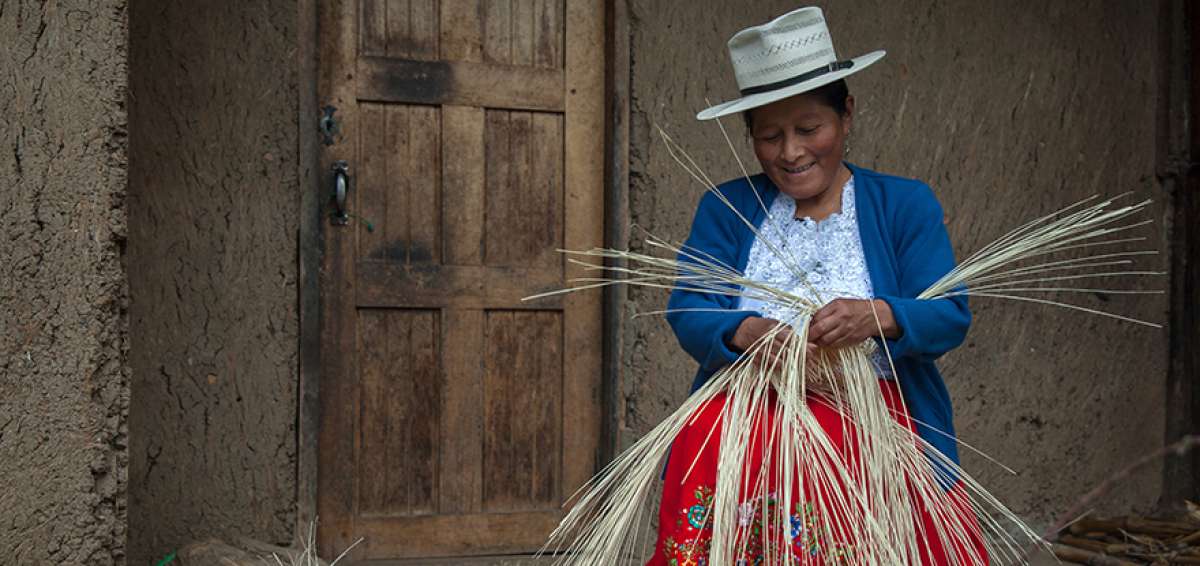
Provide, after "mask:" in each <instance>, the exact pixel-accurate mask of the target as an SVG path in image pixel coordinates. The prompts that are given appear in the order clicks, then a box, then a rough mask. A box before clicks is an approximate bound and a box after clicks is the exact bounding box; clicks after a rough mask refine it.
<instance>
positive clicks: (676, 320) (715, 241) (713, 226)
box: [667, 193, 756, 373]
mask: <svg viewBox="0 0 1200 566" xmlns="http://www.w3.org/2000/svg"><path fill="white" fill-rule="evenodd" d="M743 230H747V228H746V227H745V225H744V224H742V222H741V220H739V219H738V218H737V217H736V216H735V215H734V214H733V212H732V211H730V210H729V209H728V207H726V206H725V204H724V203H722V202H721V201H720V200H719V199H718V198H717V197H716V196H715V195H713V194H711V193H705V195H704V197H703V198H701V199H700V205H699V207H698V208H697V209H696V216H695V218H694V219H693V220H692V230H691V233H690V234H689V236H688V239H687V241H686V242H685V244H684V246H685V247H684V250H685V252H688V253H691V254H692V255H696V256H700V257H704V258H706V260H708V261H715V262H719V263H721V264H723V265H725V266H727V267H729V268H731V269H736V268H737V265H736V264H737V258H738V251H739V249H740V248H739V238H738V236H739V235H740V234H741V233H742V232H741V231H743ZM747 231H748V230H747ZM678 259H679V261H681V262H692V263H694V260H692V259H690V258H689V257H687V255H685V254H680V255H679V257H678ZM685 273H686V272H685ZM736 300H737V299H736V298H735V297H731V296H727V295H720V294H715V293H709V292H704V291H699V290H696V289H695V288H694V287H689V286H688V284H687V283H686V282H681V283H679V284H677V285H676V286H675V289H674V290H672V291H671V298H670V300H669V301H668V302H667V310H668V313H667V322H668V323H670V325H671V329H672V330H673V331H674V332H675V337H676V338H677V339H678V340H679V344H680V345H681V346H683V349H684V350H685V351H686V352H687V353H688V354H689V355H691V356H692V357H693V358H695V359H696V361H697V362H699V363H700V366H701V368H702V369H703V370H704V371H705V372H708V373H711V372H713V371H716V370H717V369H720V368H721V367H723V366H726V365H728V364H731V363H733V362H734V361H735V360H737V358H738V356H739V355H740V353H739V352H736V351H734V350H733V349H731V348H730V347H729V342H730V340H732V339H733V335H734V333H735V332H737V328H738V326H739V325H741V323H742V321H743V320H745V319H746V318H747V317H749V316H752V315H755V314H756V313H754V312H753V311H740V310H735V309H734V307H735V306H736Z"/></svg>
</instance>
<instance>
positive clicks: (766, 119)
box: [750, 94, 854, 200]
mask: <svg viewBox="0 0 1200 566" xmlns="http://www.w3.org/2000/svg"><path fill="white" fill-rule="evenodd" d="M751 112H752V114H751V123H752V125H753V129H752V130H751V132H750V135H751V137H752V138H753V139H754V154H755V155H756V156H758V162H759V163H760V164H762V169H763V172H764V173H766V174H767V177H769V178H770V179H771V181H773V182H774V183H775V186H777V187H779V190H780V191H782V192H783V193H784V194H786V195H788V196H790V197H792V198H794V199H796V200H807V199H811V198H814V197H818V196H820V195H821V194H822V193H824V192H825V191H826V190H827V189H829V187H830V186H831V185H832V184H833V182H834V179H835V177H837V176H838V172H839V171H840V170H841V167H842V157H843V156H844V154H845V143H846V136H848V135H850V121H851V116H852V115H853V113H854V98H853V97H849V98H847V99H846V114H845V115H838V113H837V111H836V110H834V109H833V108H831V107H829V106H827V105H826V104H825V103H824V102H822V101H821V99H819V98H817V97H814V96H811V95H807V94H799V95H796V96H791V97H788V98H785V99H783V100H779V101H776V102H772V103H771V104H768V105H766V106H760V107H758V108H755V109H754V110H751Z"/></svg>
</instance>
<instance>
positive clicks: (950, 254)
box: [877, 185, 971, 360]
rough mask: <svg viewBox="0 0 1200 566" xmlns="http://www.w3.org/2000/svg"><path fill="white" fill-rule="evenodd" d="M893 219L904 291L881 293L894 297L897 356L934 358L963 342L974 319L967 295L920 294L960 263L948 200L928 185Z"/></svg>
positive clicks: (891, 300)
mask: <svg viewBox="0 0 1200 566" xmlns="http://www.w3.org/2000/svg"><path fill="white" fill-rule="evenodd" d="M896 210H897V211H898V215H897V216H898V217H897V218H896V219H894V221H893V222H891V226H892V238H893V244H894V246H895V253H896V263H897V266H898V273H897V277H898V280H899V286H900V292H899V294H898V295H896V296H888V295H879V296H878V297H877V298H879V299H882V300H884V301H886V302H887V303H888V305H889V306H891V308H892V314H893V316H894V317H895V319H896V325H897V326H899V327H900V331H901V335H900V337H899V338H897V339H895V340H888V341H887V346H888V349H889V350H890V351H891V355H892V356H893V357H895V358H901V357H916V358H920V359H925V360H933V359H936V358H938V357H939V356H941V355H942V354H944V353H946V352H948V351H950V350H951V349H953V348H955V347H957V346H958V345H959V344H961V343H962V341H963V339H964V338H966V335H967V328H968V327H969V326H970V325H971V311H970V310H969V309H968V308H967V298H966V296H957V297H952V298H948V299H933V300H919V299H916V298H915V297H916V296H917V295H919V294H921V292H923V291H924V290H925V289H927V288H929V286H930V285H932V284H933V283H934V282H936V281H937V280H938V279H940V278H941V277H942V276H943V275H945V274H946V273H948V272H949V271H950V270H952V269H954V266H955V260H954V248H953V247H952V246H951V245H950V236H949V235H948V234H947V233H946V227H945V225H944V224H943V220H942V219H943V213H942V206H941V204H940V203H938V200H937V197H935V196H934V194H933V191H932V190H931V189H930V188H929V187H927V186H924V185H922V186H921V187H920V188H919V189H917V190H915V191H913V192H912V193H911V194H910V196H909V197H908V199H907V202H905V203H904V206H900V207H897V208H896Z"/></svg>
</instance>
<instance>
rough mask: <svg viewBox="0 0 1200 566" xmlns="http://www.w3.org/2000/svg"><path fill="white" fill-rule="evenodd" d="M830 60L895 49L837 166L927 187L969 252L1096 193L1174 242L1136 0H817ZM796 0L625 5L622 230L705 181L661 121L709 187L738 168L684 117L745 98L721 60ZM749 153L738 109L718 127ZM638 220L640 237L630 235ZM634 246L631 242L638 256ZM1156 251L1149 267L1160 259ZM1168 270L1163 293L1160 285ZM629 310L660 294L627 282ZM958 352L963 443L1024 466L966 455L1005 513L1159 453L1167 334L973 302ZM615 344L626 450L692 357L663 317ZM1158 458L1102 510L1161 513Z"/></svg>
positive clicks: (1149, 315)
mask: <svg viewBox="0 0 1200 566" xmlns="http://www.w3.org/2000/svg"><path fill="white" fill-rule="evenodd" d="M819 4H821V5H822V6H823V8H824V9H825V13H826V16H827V18H828V20H829V22H830V25H831V29H832V32H833V36H834V41H835V47H836V48H837V49H838V53H839V55H840V56H842V57H847V56H852V55H858V54H862V53H865V52H867V51H870V50H873V49H877V48H883V49H887V50H888V56H887V57H886V58H885V59H884V60H883V61H881V62H880V63H877V64H876V65H875V66H874V67H872V68H870V69H869V70H867V71H865V72H863V73H860V74H858V75H855V76H854V77H853V78H851V79H850V90H851V92H852V93H853V94H855V95H856V98H857V102H858V107H857V108H858V114H857V117H856V121H855V123H854V127H853V133H852V139H851V142H850V145H851V154H850V157H849V159H850V160H851V161H853V162H856V163H858V164H860V165H863V166H866V167H869V168H873V169H876V170H880V171H884V172H890V173H895V174H900V175H904V176H909V177H916V178H919V179H922V180H925V181H926V182H928V183H929V184H930V185H931V186H932V187H933V188H934V189H935V191H936V193H937V195H938V197H939V198H940V199H941V201H942V203H943V205H944V206H945V208H946V211H947V213H948V215H949V221H950V224H949V229H950V232H951V236H952V238H953V240H954V241H955V244H956V247H957V249H958V252H959V257H963V254H964V253H965V252H969V251H971V250H975V249H977V248H978V247H980V246H981V245H983V244H985V243H987V242H989V241H991V240H993V239H994V238H996V237H998V236H1000V235H1001V234H1002V233H1003V232H1004V231H1006V230H1007V229H1009V228H1011V227H1015V226H1016V224H1017V223H1018V222H1021V221H1024V220H1026V219H1032V218H1034V217H1036V216H1039V215H1041V214H1044V213H1047V212H1049V211H1052V210H1055V209H1057V208H1059V207H1061V206H1063V205H1065V204H1068V203H1071V202H1074V201H1076V200H1078V199H1080V198H1083V197H1086V196H1088V195H1092V194H1096V193H1099V194H1106V195H1115V194H1118V193H1122V192H1125V191H1134V192H1135V193H1136V195H1135V196H1136V198H1143V197H1153V198H1155V199H1156V200H1157V204H1156V205H1155V208H1154V209H1153V210H1152V213H1151V216H1152V217H1154V219H1155V220H1156V221H1157V224H1156V225H1155V226H1154V227H1153V228H1151V229H1148V230H1146V231H1145V232H1144V233H1145V234H1148V235H1150V240H1149V241H1148V242H1147V243H1146V245H1147V246H1148V247H1150V248H1157V249H1159V250H1164V251H1165V249H1166V246H1165V241H1166V234H1165V231H1166V229H1167V226H1166V225H1165V223H1164V220H1165V218H1166V208H1165V207H1166V205H1165V204H1164V202H1166V201H1168V200H1169V198H1168V197H1169V195H1167V194H1164V193H1163V191H1162V189H1161V188H1160V187H1159V185H1158V183H1157V181H1156V178H1155V176H1154V172H1155V170H1154V166H1155V140H1156V121H1155V116H1156V114H1155V112H1156V107H1155V105H1156V100H1157V99H1156V88H1157V84H1156V69H1157V67H1158V65H1159V64H1160V61H1159V55H1160V54H1159V52H1158V43H1157V42H1158V32H1159V30H1158V27H1157V26H1158V21H1157V10H1156V7H1155V5H1154V4H1152V3H1148V2H1144V1H1142V0H1128V1H1117V0H1113V1H1080V2H1071V3H1058V2H1041V1H1034V0H1021V1H1016V2H1014V1H1011V0H1010V1H998V0H994V1H986V2H971V3H949V4H946V3H939V4H931V3H929V2H926V1H924V0H922V1H916V0H906V1H898V2H887V3H879V2H869V1H865V0H843V1H839V2H819ZM794 7H795V3H794V2H786V1H771V2H754V3H742V2H736V3H735V2H720V1H711V0H706V1H703V2H699V3H697V2H686V3H685V2H657V1H654V2H652V1H648V0H644V1H643V0H635V1H633V2H632V3H631V15H632V22H631V27H632V30H631V33H632V45H631V50H632V68H631V74H632V76H631V82H632V85H631V92H632V99H633V108H632V114H633V115H632V132H631V148H630V170H631V178H632V186H631V188H630V213H631V219H630V220H631V222H632V224H633V225H634V226H636V227H638V228H642V229H646V230H648V231H650V232H652V233H654V234H656V235H659V236H664V237H674V238H683V237H684V236H685V235H686V234H687V229H688V226H689V223H690V221H691V214H692V211H693V210H694V206H695V203H696V201H697V199H698V198H699V196H700V194H701V189H700V188H699V187H698V186H697V185H695V184H694V183H692V182H691V181H690V179H688V178H686V177H685V175H684V174H683V173H682V171H681V170H680V169H679V168H678V167H677V166H676V165H675V164H674V163H673V162H672V161H671V160H670V158H669V156H668V155H667V153H666V151H665V150H664V148H663V146H662V145H661V144H660V143H658V142H657V141H656V140H655V136H654V135H653V132H652V129H651V128H652V127H653V126H654V125H661V126H663V127H664V128H667V129H668V130H669V131H671V132H672V133H673V134H675V137H676V138H677V139H679V140H681V141H682V143H683V144H684V145H685V146H686V147H687V148H689V150H690V151H691V152H692V154H693V156H694V157H695V158H696V159H697V161H698V162H700V163H703V164H705V165H706V168H707V170H708V172H709V173H710V175H711V176H712V177H713V178H715V179H727V178H731V177H734V176H737V175H738V169H737V166H736V164H735V162H734V161H733V159H732V158H731V156H730V153H729V150H728V149H727V148H726V145H725V142H724V141H722V139H721V137H720V134H719V132H718V130H717V129H716V128H715V126H713V125H712V124H698V123H696V122H695V121H694V119H693V116H694V114H695V112H696V111H697V110H699V109H701V108H703V107H705V106H706V103H705V97H709V98H711V99H712V100H713V102H714V103H715V102H717V101H720V100H724V99H726V98H728V97H730V96H732V95H734V94H735V92H736V88H735V84H734V81H733V79H732V76H731V73H730V72H729V70H728V69H729V66H728V62H727V57H726V55H725V51H724V42H725V40H726V39H727V38H728V37H729V36H730V35H732V34H733V33H734V32H736V31H737V30H739V29H741V28H743V27H746V26H748V25H752V24H757V23H760V22H763V21H766V20H767V19H769V18H771V17H774V16H776V15H778V14H781V13H783V12H785V11H787V10H789V9H792V8H794ZM727 125H728V126H730V127H731V128H732V130H733V132H734V136H735V143H736V144H737V145H738V146H739V147H740V148H741V149H742V150H743V151H742V155H743V157H744V158H746V159H750V162H751V163H754V164H755V170H757V164H756V162H754V161H753V157H752V154H751V153H750V152H749V151H748V144H747V143H746V142H745V140H744V138H743V137H742V131H743V127H742V126H741V125H740V120H739V119H733V120H729V121H727ZM637 234H638V230H636V229H635V230H634V239H635V240H636V239H637ZM637 245H638V242H637V241H634V242H631V246H634V247H637ZM1167 264H1168V262H1167V261H1166V257H1158V258H1155V259H1152V260H1151V261H1149V262H1148V265H1149V266H1151V267H1153V268H1160V269H1161V268H1165V266H1166V265H1167ZM1167 283H1168V282H1167V279H1166V278H1162V279H1161V280H1157V281H1155V282H1154V283H1153V285H1154V286H1155V287H1156V288H1159V289H1165V288H1166V287H1167ZM631 298H632V299H633V300H632V304H631V305H630V307H629V308H630V309H637V310H642V311H649V310H656V309H659V308H662V307H663V305H664V303H665V295H664V294H661V293H645V292H631ZM1079 301H1080V302H1081V304H1084V305H1086V306H1090V307H1100V308H1104V309H1107V310H1112V311H1115V312H1119V313H1122V314H1126V315H1131V316H1136V317H1139V318H1144V319H1149V320H1155V321H1162V322H1165V321H1166V314H1165V311H1166V308H1167V302H1166V300H1165V297H1161V296H1154V297H1151V298H1145V297H1140V298H1132V297H1122V296H1116V295H1104V296H1099V295H1094V296H1084V297H1081V298H1079ZM973 310H974V311H975V314H976V319H975V320H976V323H975V325H974V327H973V328H972V331H971V333H970V336H969V337H968V340H967V342H966V344H965V345H964V346H963V347H962V348H959V349H958V350H957V351H956V352H953V353H952V354H950V355H949V356H947V357H945V358H943V361H942V364H941V365H942V369H943V373H944V374H945V376H946V379H947V382H948V384H949V387H950V389H951V393H952V395H953V397H954V400H955V404H956V411H957V423H958V427H959V432H960V437H961V438H962V439H963V440H965V441H966V442H969V443H971V444H973V445H974V446H977V447H979V448H981V449H983V450H985V451H986V452H988V453H989V454H990V455H992V456H994V457H996V458H998V459H999V460H1000V461H1002V462H1004V463H1006V464H1008V465H1010V466H1012V467H1013V468H1015V469H1016V470H1018V471H1019V472H1020V475H1019V476H1016V477H1012V476H1008V475H1007V474H1006V473H1004V472H1003V471H1001V470H999V469H998V468H997V467H995V466H993V465H991V464H988V463H987V462H985V461H983V460H982V459H980V458H977V457H972V456H967V457H965V465H966V467H967V468H968V470H969V471H971V472H973V473H974V474H975V475H977V476H978V477H979V478H981V479H982V480H983V482H984V484H985V485H987V486H989V487H990V488H991V489H992V490H993V491H994V492H995V493H997V494H999V495H1001V497H1002V499H1003V500H1004V501H1006V502H1007V503H1009V504H1010V505H1011V506H1012V507H1013V508H1014V509H1015V510H1016V511H1018V512H1019V513H1021V514H1023V515H1024V516H1026V517H1027V518H1028V519H1030V520H1032V521H1034V522H1035V523H1042V524H1044V523H1047V522H1048V521H1049V520H1050V518H1051V517H1053V516H1055V515H1056V514H1057V513H1062V512H1063V511H1065V510H1066V509H1067V508H1068V507H1069V506H1070V504H1071V503H1072V502H1073V501H1075V499H1076V498H1078V497H1079V496H1080V495H1081V494H1083V493H1084V492H1085V491H1087V490H1088V489H1089V488H1091V487H1092V486H1094V485H1095V484H1097V483H1098V482H1100V481H1101V480H1102V479H1104V478H1106V477H1107V476H1109V475H1110V474H1111V473H1112V472H1113V471H1115V470H1117V469H1118V468H1120V467H1121V466H1123V465H1124V464H1126V463H1127V462H1128V461H1129V460H1130V459H1131V457H1134V456H1136V455H1140V454H1144V453H1146V452H1148V451H1151V450H1153V449H1155V448H1156V447H1159V446H1162V445H1163V437H1164V428H1163V427H1164V414H1163V408H1164V403H1165V401H1164V383H1165V378H1166V374H1165V372H1166V350H1165V344H1166V339H1165V336H1166V335H1165V331H1162V330H1155V329H1148V328H1144V327H1139V326H1134V325H1131V324H1126V323H1121V322H1116V321H1111V320H1107V319H1101V318H1097V317H1092V316H1088V315H1084V314H1077V313H1069V312H1064V311H1062V310H1056V309H1050V308H1047V307H1040V306H1033V305H1022V304H1016V303H1011V302H997V301H994V300H992V301H988V300H976V301H975V302H974V303H973ZM627 329H628V330H627V332H626V336H625V339H624V345H625V350H626V356H627V359H626V363H627V364H628V369H627V373H626V378H625V383H624V392H623V393H624V399H623V401H624V404H625V407H624V414H623V419H624V426H625V428H624V434H623V438H622V443H623V444H628V442H629V439H631V438H636V437H637V436H639V435H640V434H642V433H644V432H645V431H646V430H648V428H649V427H651V426H653V425H654V424H656V423H657V422H659V420H660V419H661V418H662V417H663V416H664V415H666V414H668V413H669V412H670V411H671V410H673V409H674V407H676V406H677V404H678V403H679V402H680V400H681V399H682V398H683V397H684V395H685V394H686V392H687V387H688V385H689V383H690V381H691V377H692V372H693V370H694V368H695V366H694V364H693V363H692V362H691V360H690V359H689V358H687V356H686V355H685V354H684V353H683V352H682V351H681V350H680V349H679V348H678V346H677V345H676V343H675V340H674V337H673V336H672V334H671V332H670V329H669V328H668V326H667V324H666V323H665V321H663V320H662V319H660V318H655V317H644V318H639V319H636V320H634V321H633V322H631V323H630V324H629V325H628V326H627ZM1160 475H1161V470H1160V469H1159V466H1157V465H1156V466H1151V467H1150V468H1148V469H1146V470H1145V471H1144V472H1143V473H1140V474H1139V475H1137V476H1136V477H1134V478H1133V479H1132V480H1130V481H1129V482H1127V483H1125V484H1123V485H1122V488H1121V489H1120V490H1119V493H1116V494H1114V495H1112V496H1109V497H1107V498H1105V501H1104V502H1103V503H1102V505H1101V510H1102V511H1103V510H1106V509H1108V510H1129V509H1134V510H1140V509H1145V508H1147V507H1149V506H1152V505H1154V504H1155V503H1156V499H1157V497H1158V496H1159V494H1160V492H1161V490H1162V485H1161V479H1160Z"/></svg>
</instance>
